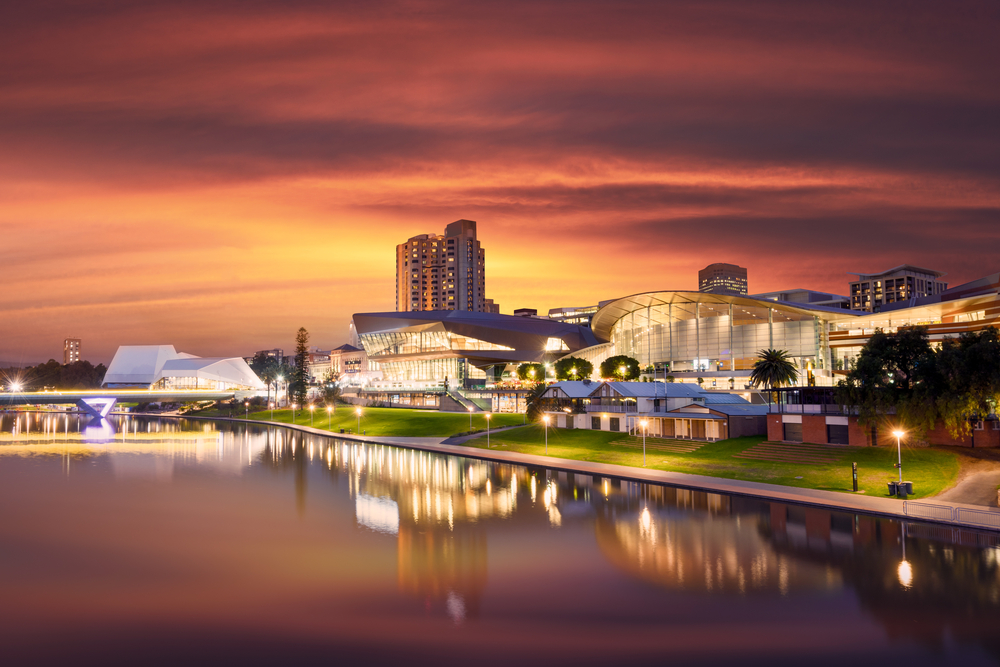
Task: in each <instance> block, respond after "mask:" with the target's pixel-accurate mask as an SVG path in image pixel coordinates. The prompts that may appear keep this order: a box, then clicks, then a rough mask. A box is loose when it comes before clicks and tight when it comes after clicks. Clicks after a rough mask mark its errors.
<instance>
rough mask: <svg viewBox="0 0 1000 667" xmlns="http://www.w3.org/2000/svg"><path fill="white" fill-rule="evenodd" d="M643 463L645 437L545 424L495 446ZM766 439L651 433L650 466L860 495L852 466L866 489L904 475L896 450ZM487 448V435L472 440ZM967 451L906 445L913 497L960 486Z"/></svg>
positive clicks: (877, 491)
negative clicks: (666, 437)
mask: <svg viewBox="0 0 1000 667" xmlns="http://www.w3.org/2000/svg"><path fill="white" fill-rule="evenodd" d="M546 438H547V439H548V447H547V449H548V454H547V455H548V456H553V457H559V458H564V459H571V460H578V461H591V462H594V463H609V464H614V465H620V466H631V467H638V468H641V467H643V465H644V462H643V450H642V438H641V437H636V436H630V435H628V434H626V433H612V432H608V431H592V430H589V429H555V428H549V429H548V433H547V435H546V433H545V429H544V428H543V427H542V426H540V425H537V424H535V425H529V426H527V427H524V428H520V429H516V430H513V431H508V432H506V433H503V434H497V436H496V437H493V438H491V439H490V445H491V446H492V447H494V448H497V449H501V450H504V451H510V452H518V453H524V454H532V455H536V456H545V455H546V453H545V450H546V446H545V440H546ZM765 440H766V439H765V438H764V437H762V436H752V437H743V438H732V439H728V440H719V441H716V442H701V441H692V440H661V439H658V438H647V446H646V454H645V467H646V468H647V469H649V470H664V471H671V472H681V473H688V474H694V475H705V476H710V477H720V478H724V479H734V480H740V481H747V482H763V483H767V484H778V485H782V486H792V487H800V488H807V489H816V490H822V491H836V492H841V493H854V491H853V478H852V463H857V464H858V493H863V494H866V495H869V496H873V497H879V496H882V497H888V487H887V484H886V482H887V481H888V480H890V479H896V476H897V474H898V473H897V471H896V469H895V468H894V464H895V462H896V450H895V448H892V449H889V448H884V447H847V446H822V445H799V444H781V443H766V442H765ZM465 444H466V445H467V446H470V447H478V448H485V447H486V446H487V442H486V438H485V437H478V438H474V439H471V440H469V441H468V442H466V443H465ZM960 467H961V466H960V464H959V455H958V454H957V453H955V452H953V451H945V450H937V449H933V448H927V447H914V448H904V452H903V479H905V480H907V481H911V482H913V491H914V493H913V494H912V495H911V496H910V497H911V498H914V499H916V498H929V497H932V496H935V495H937V494H938V493H940V492H941V491H943V490H944V489H947V488H949V487H950V486H952V485H954V483H955V481H956V480H957V478H958V475H959V470H960Z"/></svg>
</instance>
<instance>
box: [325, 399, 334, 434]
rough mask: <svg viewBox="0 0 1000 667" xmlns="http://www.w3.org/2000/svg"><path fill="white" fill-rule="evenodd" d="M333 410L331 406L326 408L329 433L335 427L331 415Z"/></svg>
mask: <svg viewBox="0 0 1000 667" xmlns="http://www.w3.org/2000/svg"><path fill="white" fill-rule="evenodd" d="M332 410H333V408H331V407H330V406H329V405H328V406H326V428H327V430H328V431H332V430H333V425H332V420H333V415H332V414H331V411H332Z"/></svg>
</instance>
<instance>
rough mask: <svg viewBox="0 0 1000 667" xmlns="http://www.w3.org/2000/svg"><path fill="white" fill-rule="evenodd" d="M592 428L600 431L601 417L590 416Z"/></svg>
mask: <svg viewBox="0 0 1000 667" xmlns="http://www.w3.org/2000/svg"><path fill="white" fill-rule="evenodd" d="M590 428H592V429H594V430H595V431H600V430H601V418H600V417H591V418H590Z"/></svg>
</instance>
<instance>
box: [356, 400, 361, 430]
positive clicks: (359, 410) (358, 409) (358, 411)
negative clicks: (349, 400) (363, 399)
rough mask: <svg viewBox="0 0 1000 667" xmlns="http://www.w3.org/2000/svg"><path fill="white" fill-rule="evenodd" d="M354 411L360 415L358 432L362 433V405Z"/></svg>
mask: <svg viewBox="0 0 1000 667" xmlns="http://www.w3.org/2000/svg"><path fill="white" fill-rule="evenodd" d="M354 412H355V413H356V414H357V415H358V434H359V435H360V434H361V407H360V406H359V407H357V408H355V409H354Z"/></svg>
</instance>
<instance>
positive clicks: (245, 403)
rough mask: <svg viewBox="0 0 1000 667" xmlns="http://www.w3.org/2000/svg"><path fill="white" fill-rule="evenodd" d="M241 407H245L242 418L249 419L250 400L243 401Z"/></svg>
mask: <svg viewBox="0 0 1000 667" xmlns="http://www.w3.org/2000/svg"><path fill="white" fill-rule="evenodd" d="M243 407H244V408H245V409H246V414H245V416H244V419H247V420H249V419H250V401H245V402H244V403H243Z"/></svg>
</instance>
